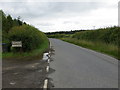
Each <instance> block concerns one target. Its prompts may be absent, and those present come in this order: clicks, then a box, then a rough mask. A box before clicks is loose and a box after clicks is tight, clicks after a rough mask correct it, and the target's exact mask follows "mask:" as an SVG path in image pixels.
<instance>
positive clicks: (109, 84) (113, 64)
mask: <svg viewBox="0 0 120 90" xmlns="http://www.w3.org/2000/svg"><path fill="white" fill-rule="evenodd" d="M50 42H51V46H53V48H54V49H55V55H53V56H52V58H54V61H53V62H51V63H50V67H51V68H52V69H55V72H54V73H52V74H50V75H49V77H50V78H52V79H53V84H54V86H55V88H118V60H116V59H114V58H112V57H110V56H107V55H104V54H101V53H98V52H95V51H92V50H89V49H85V48H82V47H79V46H76V45H73V44H70V43H67V42H64V41H61V40H58V39H50Z"/></svg>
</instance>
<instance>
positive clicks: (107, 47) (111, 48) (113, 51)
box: [61, 38, 120, 59]
mask: <svg viewBox="0 0 120 90" xmlns="http://www.w3.org/2000/svg"><path fill="white" fill-rule="evenodd" d="M61 40H63V41H66V42H69V43H73V44H75V45H78V46H82V47H84V48H89V49H92V50H95V51H98V52H102V53H104V54H108V55H110V56H112V57H114V58H116V59H120V56H119V55H118V52H120V51H118V50H119V49H118V46H117V45H113V44H106V43H103V42H92V41H86V40H78V39H75V38H61Z"/></svg>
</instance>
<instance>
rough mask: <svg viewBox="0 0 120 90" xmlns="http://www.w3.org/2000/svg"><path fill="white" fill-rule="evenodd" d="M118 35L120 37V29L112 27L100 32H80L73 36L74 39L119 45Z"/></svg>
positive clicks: (99, 30)
mask: <svg viewBox="0 0 120 90" xmlns="http://www.w3.org/2000/svg"><path fill="white" fill-rule="evenodd" d="M118 35H120V27H112V28H105V29H98V30H90V31H84V32H78V33H75V34H74V35H73V38H77V39H80V40H88V41H93V42H94V41H100V42H104V43H107V44H109V43H111V44H115V45H118V44H119V43H118V41H119V39H118Z"/></svg>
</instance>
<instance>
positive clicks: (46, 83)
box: [43, 79, 48, 90]
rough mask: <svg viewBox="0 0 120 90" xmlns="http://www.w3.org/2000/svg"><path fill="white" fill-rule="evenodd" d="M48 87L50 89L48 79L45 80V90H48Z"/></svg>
mask: <svg viewBox="0 0 120 90" xmlns="http://www.w3.org/2000/svg"><path fill="white" fill-rule="evenodd" d="M47 87H48V79H45V81H44V86H43V90H47Z"/></svg>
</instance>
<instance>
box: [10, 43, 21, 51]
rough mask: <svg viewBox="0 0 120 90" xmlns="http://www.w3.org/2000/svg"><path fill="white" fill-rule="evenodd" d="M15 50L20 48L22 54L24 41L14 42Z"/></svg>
mask: <svg viewBox="0 0 120 90" xmlns="http://www.w3.org/2000/svg"><path fill="white" fill-rule="evenodd" d="M12 47H13V48H20V52H22V41H12Z"/></svg>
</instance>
